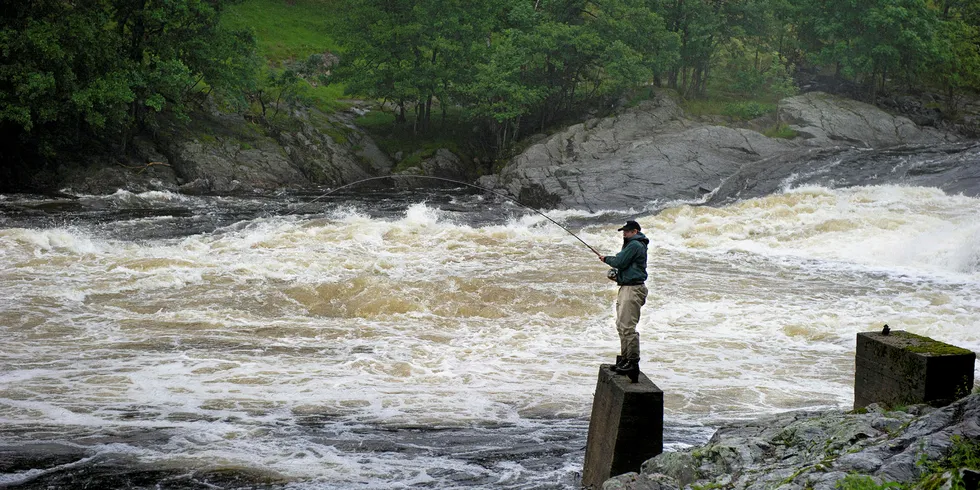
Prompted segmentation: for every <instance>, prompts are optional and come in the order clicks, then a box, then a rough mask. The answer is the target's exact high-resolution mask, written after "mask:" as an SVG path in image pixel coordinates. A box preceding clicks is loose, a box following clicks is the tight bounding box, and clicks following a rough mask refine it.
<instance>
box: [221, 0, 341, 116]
mask: <svg viewBox="0 0 980 490" xmlns="http://www.w3.org/2000/svg"><path fill="white" fill-rule="evenodd" d="M337 3H338V2H337V1H336V0H291V1H287V0H244V1H243V2H242V3H240V4H238V5H231V6H229V7H228V8H227V10H226V11H225V13H224V15H223V16H222V23H223V24H224V25H225V26H226V27H228V28H231V29H250V30H252V32H254V33H255V37H256V39H257V40H258V51H259V56H262V57H263V58H265V59H266V60H268V66H269V67H270V68H275V67H279V66H281V65H282V64H283V63H285V62H291V61H302V60H304V59H306V58H307V57H309V56H310V55H312V54H320V53H325V52H334V53H335V52H337V51H338V49H339V45H338V43H337V42H335V41H334V39H333V38H332V37H331V36H330V32H329V27H328V26H329V21H330V19H331V15H332V14H333V12H335V8H336V4H337ZM305 95H307V96H308V97H310V98H311V99H312V100H313V102H314V103H315V104H316V105H317V106H319V107H320V108H321V109H323V110H327V111H332V110H336V109H338V108H340V107H343V104H341V103H339V102H338V100H340V99H342V98H343V96H344V87H343V86H342V85H340V84H336V83H334V84H329V85H325V86H317V87H309V89H308V90H307V93H306V94H305Z"/></svg>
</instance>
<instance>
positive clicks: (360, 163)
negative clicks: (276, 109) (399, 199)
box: [166, 108, 392, 193]
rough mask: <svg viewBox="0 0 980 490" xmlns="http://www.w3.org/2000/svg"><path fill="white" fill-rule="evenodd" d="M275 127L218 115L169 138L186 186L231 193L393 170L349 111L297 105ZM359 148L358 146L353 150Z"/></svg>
mask: <svg viewBox="0 0 980 490" xmlns="http://www.w3.org/2000/svg"><path fill="white" fill-rule="evenodd" d="M290 116H291V121H290V123H291V124H290V126H289V127H288V128H287V129H283V130H281V131H279V132H277V133H269V132H267V131H266V130H265V129H264V128H263V127H261V126H259V125H257V124H254V123H250V122H248V121H246V120H244V119H243V118H242V117H241V116H239V115H225V114H222V115H216V116H213V117H214V119H213V120H212V121H200V122H198V123H197V125H196V127H193V128H192V131H182V132H177V133H176V134H175V135H174V136H173V137H171V138H169V139H168V144H167V150H166V152H167V153H169V154H170V155H171V158H170V159H171V161H173V163H174V167H175V170H176V172H177V173H178V175H179V176H180V177H181V178H182V180H183V181H184V182H185V183H184V184H183V185H182V186H181V190H182V191H184V192H189V193H193V192H208V193H230V192H231V193H233V192H242V191H247V190H268V189H278V188H283V187H287V188H289V187H293V188H297V187H303V186H308V185H310V184H330V185H337V184H346V183H349V182H353V181H355V180H358V179H363V178H366V177H371V176H373V175H378V174H380V173H386V172H387V171H388V170H390V168H391V166H392V162H391V161H390V160H388V159H387V158H386V157H384V156H383V153H382V152H380V151H379V150H378V149H377V146H376V145H375V144H374V142H373V141H371V140H370V138H368V137H367V136H366V135H364V134H363V133H362V132H360V131H358V130H357V129H356V128H355V127H354V126H353V125H352V124H351V123H350V120H349V119H351V116H349V115H347V116H345V115H343V114H341V115H339V116H327V115H325V114H323V113H321V112H319V111H318V110H316V109H311V108H305V109H297V110H295V111H294V112H293V113H292V114H290ZM355 148H357V149H358V150H356V151H355Z"/></svg>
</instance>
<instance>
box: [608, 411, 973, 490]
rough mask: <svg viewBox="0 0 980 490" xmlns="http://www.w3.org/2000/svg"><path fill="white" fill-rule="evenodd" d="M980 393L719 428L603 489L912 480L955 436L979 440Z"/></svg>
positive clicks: (744, 489) (819, 488)
mask: <svg viewBox="0 0 980 490" xmlns="http://www.w3.org/2000/svg"><path fill="white" fill-rule="evenodd" d="M978 420H980V394H974V395H970V396H968V397H966V398H963V399H960V400H958V401H957V402H955V403H953V404H951V405H949V406H947V407H945V408H942V409H933V408H930V407H928V406H926V405H916V406H912V407H909V408H908V409H907V411H885V410H883V409H882V408H881V407H879V406H878V405H871V406H869V407H868V411H867V413H845V412H841V411H829V412H795V413H786V414H780V415H773V416H770V417H765V418H762V419H759V420H755V421H751V422H744V423H738V424H735V425H732V426H730V427H726V428H722V429H719V430H718V431H717V432H716V433H715V435H714V436H713V437H712V438H711V440H710V441H708V443H707V444H706V445H704V446H703V447H697V448H692V449H688V450H684V451H677V452H669V453H664V454H661V455H659V456H656V457H654V458H652V459H650V460H647V461H646V462H645V463H644V464H643V467H642V470H641V472H640V473H627V474H624V475H620V476H617V477H614V478H612V479H610V480H607V481H606V482H605V483H604V484H603V489H604V490H620V489H622V490H627V489H629V490H672V489H680V488H687V487H691V488H696V487H701V488H717V487H723V488H730V489H735V490H749V489H752V490H754V489H760V490H761V489H768V488H777V487H779V488H785V489H804V488H812V489H814V490H825V489H826V490H831V489H834V488H836V485H837V482H838V481H840V480H841V479H843V478H845V477H847V476H848V475H849V474H858V475H867V476H871V477H872V478H874V479H875V480H876V481H878V482H879V483H882V482H885V481H897V482H906V483H907V482H913V481H915V480H917V479H918V478H920V477H921V476H922V475H923V474H924V472H926V471H927V470H926V468H925V467H923V465H921V464H919V462H920V461H923V460H929V461H936V460H939V459H941V458H942V457H944V456H945V455H946V454H947V452H948V451H949V449H950V448H951V447H952V445H953V444H954V437H955V438H961V440H964V441H973V442H974V443H976V442H978V441H980V424H978V422H977V421H978Z"/></svg>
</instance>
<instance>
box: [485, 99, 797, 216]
mask: <svg viewBox="0 0 980 490" xmlns="http://www.w3.org/2000/svg"><path fill="white" fill-rule="evenodd" d="M798 146H799V144H797V143H793V142H789V141H786V140H777V139H771V138H767V137H765V136H763V135H761V134H759V133H757V132H754V131H749V130H746V129H733V128H727V127H723V126H706V125H703V124H699V123H694V122H692V121H689V120H687V119H685V118H683V112H682V111H681V109H680V107H679V106H678V105H677V102H676V100H675V99H674V98H672V97H670V96H668V95H666V94H662V95H660V96H659V97H657V98H656V99H655V100H652V101H646V102H643V103H641V104H640V105H639V106H637V107H635V108H633V109H630V110H628V111H626V112H625V113H624V114H621V115H618V116H615V117H610V118H606V119H601V120H591V121H588V122H586V123H583V124H577V125H575V126H572V127H570V128H568V129H567V130H565V131H562V132H561V133H558V134H555V135H552V136H551V137H549V138H547V139H546V140H544V141H542V142H540V143H538V144H535V145H532V146H531V147H530V148H528V149H527V150H526V151H525V152H524V153H522V154H521V155H519V156H518V157H516V158H515V159H514V160H513V161H512V162H511V163H510V164H509V165H507V166H506V167H505V168H504V170H503V171H502V172H501V173H500V175H499V177H498V178H497V181H496V183H497V184H498V185H500V186H502V187H504V188H505V189H507V190H508V191H509V192H511V193H512V194H514V195H516V196H518V199H520V200H521V201H522V202H525V203H527V204H529V205H535V206H542V207H553V206H556V205H558V204H562V205H565V206H569V207H576V208H594V207H597V206H598V205H599V204H601V205H602V207H607V208H608V207H612V208H623V209H625V208H637V209H642V208H643V207H645V206H646V205H647V204H648V203H649V202H650V201H655V200H661V201H666V200H673V199H679V198H680V199H690V198H695V197H698V196H700V195H703V194H705V193H707V192H709V191H710V190H712V189H714V188H715V187H717V186H718V185H719V184H720V183H721V181H722V179H724V178H725V177H727V176H729V175H731V174H733V173H734V172H735V171H736V170H738V168H739V167H740V166H741V165H742V164H745V163H748V162H752V161H755V160H758V159H760V158H765V157H768V156H771V155H774V154H776V153H780V152H784V151H788V150H790V149H792V148H796V147H798ZM484 182H485V183H492V182H487V181H484Z"/></svg>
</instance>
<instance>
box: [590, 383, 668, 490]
mask: <svg viewBox="0 0 980 490" xmlns="http://www.w3.org/2000/svg"><path fill="white" fill-rule="evenodd" d="M610 367H611V366H610V365H608V364H603V365H602V366H600V367H599V377H598V382H597V383H596V388H595V397H594V398H593V400H592V418H591V419H590V420H589V439H588V442H587V444H586V447H585V465H584V468H583V470H582V486H583V487H585V488H586V489H599V488H602V483H603V482H605V481H606V480H608V479H609V478H611V477H613V476H616V475H621V474H623V473H628V472H630V471H634V472H637V473H639V472H640V466H641V465H642V464H643V462H644V461H646V460H648V459H650V458H652V457H654V456H656V455H658V454H660V453H662V452H663V450H664V392H663V391H661V390H660V388H658V387H657V385H655V384H653V381H650V378H647V377H646V375H645V374H643V373H642V372H641V373H640V377H639V381H638V382H637V383H630V380H629V378H627V377H626V376H623V375H618V374H614V373H613V372H612V371H610V369H609V368H610Z"/></svg>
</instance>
